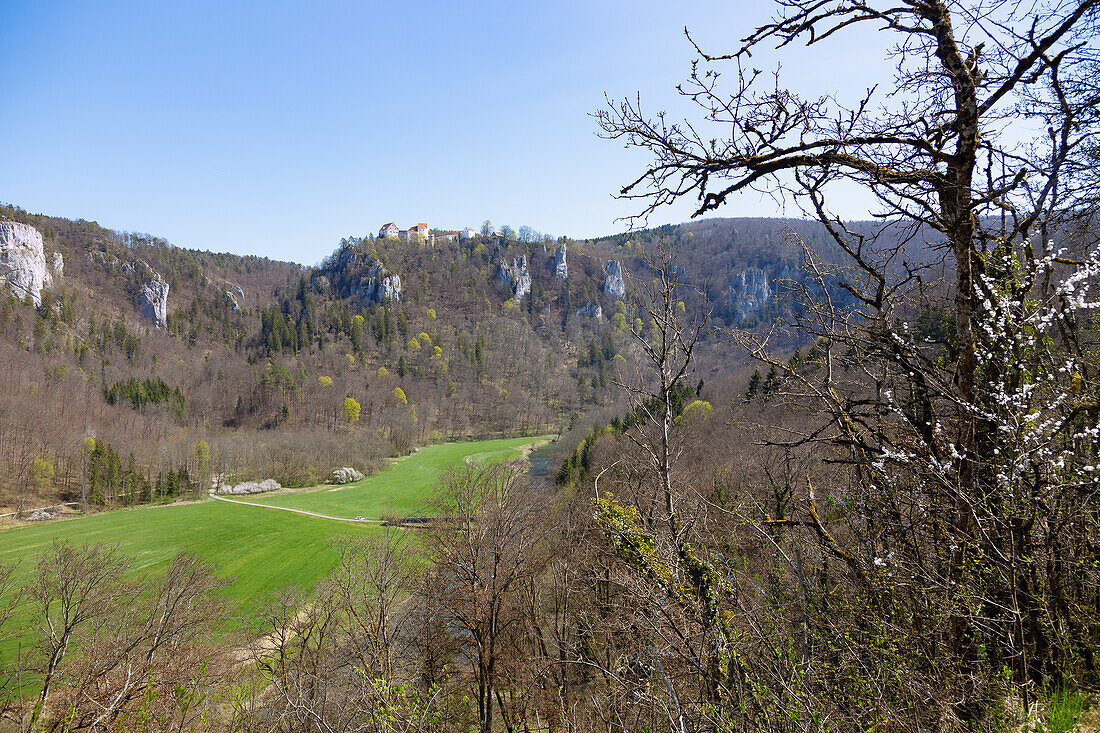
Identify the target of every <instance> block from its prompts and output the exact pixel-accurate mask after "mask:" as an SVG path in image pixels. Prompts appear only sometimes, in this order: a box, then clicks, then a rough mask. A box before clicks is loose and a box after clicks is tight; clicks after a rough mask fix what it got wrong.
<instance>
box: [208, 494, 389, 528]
mask: <svg viewBox="0 0 1100 733" xmlns="http://www.w3.org/2000/svg"><path fill="white" fill-rule="evenodd" d="M210 498H211V499H217V500H218V501H226V502H229V503H230V504H240V505H241V506H258V507H262V508H263V509H279V510H281V511H284V512H294V513H295V514H305V515H306V516H307V517H317V518H318V519H332V520H334V521H337V522H355V523H357V524H364V523H367V524H381V523H382V520H381V519H363V518H362V517H358V518H356V519H349V518H348V517H330V516H329V515H327V514H318V513H317V512H307V511H306V510H304V509H291V508H290V507H285V506H273V505H271V504H255V503H253V502H251V501H237V500H236V499H226V498H225V497H224V496H218V495H217V494H215V493H214V492H213V491H211V492H210Z"/></svg>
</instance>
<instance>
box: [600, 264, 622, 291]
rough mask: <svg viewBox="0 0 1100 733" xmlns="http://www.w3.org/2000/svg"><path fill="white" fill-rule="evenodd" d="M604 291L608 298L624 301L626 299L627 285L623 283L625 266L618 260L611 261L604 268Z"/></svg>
mask: <svg viewBox="0 0 1100 733" xmlns="http://www.w3.org/2000/svg"><path fill="white" fill-rule="evenodd" d="M603 275H604V278H603V291H604V292H605V293H607V295H608V297H610V298H613V299H615V300H622V299H623V298H625V297H626V283H625V282H623V266H622V265H621V264H619V261H618V260H610V261H608V263H607V264H606V265H604V266H603Z"/></svg>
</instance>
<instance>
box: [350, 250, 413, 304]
mask: <svg viewBox="0 0 1100 733" xmlns="http://www.w3.org/2000/svg"><path fill="white" fill-rule="evenodd" d="M351 292H352V294H353V295H358V296H359V297H361V298H362V299H363V301H364V302H366V303H378V304H379V305H382V304H383V303H400V302H401V276H400V275H398V274H397V273H388V272H386V268H385V267H383V266H382V263H381V262H379V261H378V260H371V262H370V264H369V265H368V267H367V271H366V274H364V275H361V276H360V278H359V283H358V284H356V285H353V286H352V288H351Z"/></svg>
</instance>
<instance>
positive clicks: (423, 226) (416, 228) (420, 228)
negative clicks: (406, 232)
mask: <svg viewBox="0 0 1100 733" xmlns="http://www.w3.org/2000/svg"><path fill="white" fill-rule="evenodd" d="M411 231H418V232H419V231H425V232H426V231H428V225H427V224H425V223H424V222H420V223H419V224H417V225H416V226H414V227H413V228H412V230H411Z"/></svg>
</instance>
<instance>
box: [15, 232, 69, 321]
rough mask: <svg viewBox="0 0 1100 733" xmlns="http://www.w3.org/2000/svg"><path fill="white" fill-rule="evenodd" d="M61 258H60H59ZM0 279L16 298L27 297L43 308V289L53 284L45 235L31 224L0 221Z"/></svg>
mask: <svg viewBox="0 0 1100 733" xmlns="http://www.w3.org/2000/svg"><path fill="white" fill-rule="evenodd" d="M59 256H60V255H59ZM0 278H3V280H4V281H5V282H7V284H8V287H9V288H10V289H11V292H12V293H13V294H14V295H15V297H17V298H20V299H22V298H26V297H27V296H28V295H29V296H30V298H31V300H32V301H33V302H34V304H35V305H36V306H38V305H42V288H44V287H46V286H47V285H49V284H50V281H51V279H52V278H51V276H50V272H49V270H47V269H46V251H45V249H44V248H43V246H42V235H41V234H40V233H39V232H38V230H37V229H35V228H34V227H32V226H30V225H28V224H19V223H18V222H14V221H0Z"/></svg>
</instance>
